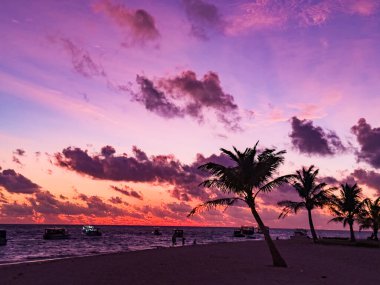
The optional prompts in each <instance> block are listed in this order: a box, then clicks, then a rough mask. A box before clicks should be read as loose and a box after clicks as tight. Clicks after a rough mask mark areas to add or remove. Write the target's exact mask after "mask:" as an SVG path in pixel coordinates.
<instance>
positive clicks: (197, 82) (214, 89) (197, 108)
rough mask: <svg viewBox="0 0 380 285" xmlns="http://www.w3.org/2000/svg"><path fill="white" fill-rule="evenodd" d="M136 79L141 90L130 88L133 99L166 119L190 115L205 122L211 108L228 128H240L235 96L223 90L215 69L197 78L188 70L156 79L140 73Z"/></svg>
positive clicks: (236, 129)
mask: <svg viewBox="0 0 380 285" xmlns="http://www.w3.org/2000/svg"><path fill="white" fill-rule="evenodd" d="M136 81H137V84H138V85H139V87H140V90H139V91H138V92H133V91H130V92H131V93H132V97H133V100H135V101H137V102H140V103H142V104H143V105H144V106H145V108H146V109H147V110H149V111H151V112H154V113H156V114H158V115H160V116H162V117H165V118H175V117H184V116H189V117H192V118H194V119H196V120H197V121H198V122H203V121H204V117H205V114H206V113H207V112H208V111H210V110H211V111H213V112H214V113H215V116H216V119H217V120H218V121H219V122H220V123H222V124H223V125H224V126H225V127H226V128H227V129H229V130H231V131H238V130H241V127H240V125H239V123H240V120H241V117H240V115H239V107H238V106H237V105H236V103H235V102H234V97H233V96H232V95H230V94H228V93H226V92H225V91H223V89H222V87H221V82H220V79H219V76H218V74H217V73H215V72H212V71H209V72H208V73H207V74H205V75H204V76H203V78H201V79H198V78H197V76H196V74H195V72H193V71H190V70H187V71H184V72H182V73H181V74H179V75H177V76H175V77H171V78H159V79H157V80H155V82H153V81H152V80H150V79H148V78H146V77H144V76H139V75H138V76H137V79H136Z"/></svg>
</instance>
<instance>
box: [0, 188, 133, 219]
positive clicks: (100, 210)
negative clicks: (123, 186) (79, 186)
mask: <svg viewBox="0 0 380 285" xmlns="http://www.w3.org/2000/svg"><path fill="white" fill-rule="evenodd" d="M77 199H78V200H79V201H81V202H82V203H81V204H79V203H73V202H69V201H66V200H62V199H58V198H57V197H56V196H54V195H53V194H52V193H50V192H49V191H39V192H37V193H34V194H33V196H32V197H28V198H27V201H28V203H22V204H21V203H17V202H14V203H5V204H2V205H1V207H0V213H1V216H3V217H4V216H5V217H27V216H29V218H30V219H32V216H35V215H42V216H43V217H45V218H46V217H50V218H54V217H55V220H57V217H58V216H59V215H64V216H78V215H84V216H89V217H115V216H123V215H124V214H125V211H124V210H123V209H120V208H118V207H115V206H113V205H111V204H107V203H105V202H103V200H102V199H101V198H99V197H98V196H86V195H84V194H80V195H79V196H78V198H77ZM53 220H54V219H53Z"/></svg>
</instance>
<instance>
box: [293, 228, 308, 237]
mask: <svg viewBox="0 0 380 285" xmlns="http://www.w3.org/2000/svg"><path fill="white" fill-rule="evenodd" d="M290 238H291V239H305V238H309V237H308V235H307V230H305V229H295V230H294V233H293V235H292V236H290Z"/></svg>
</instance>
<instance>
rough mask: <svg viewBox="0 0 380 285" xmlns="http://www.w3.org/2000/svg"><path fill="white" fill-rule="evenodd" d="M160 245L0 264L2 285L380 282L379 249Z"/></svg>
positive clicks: (287, 243)
mask: <svg viewBox="0 0 380 285" xmlns="http://www.w3.org/2000/svg"><path fill="white" fill-rule="evenodd" d="M275 242H276V245H277V246H278V248H279V250H280V252H281V254H282V255H283V257H284V258H285V259H286V261H287V263H288V268H275V267H273V266H272V265H271V258H270V255H269V251H268V249H267V247H266V244H265V242H264V241H249V242H238V243H215V244H208V245H196V246H184V247H174V248H158V249H153V250H143V251H134V252H125V253H116V254H106V255H98V256H87V257H75V258H67V259H61V260H54V261H43V262H33V263H21V264H13V265H2V266H0V277H1V284H2V285H4V284H181V285H187V284H198V285H200V284H268V285H272V284H273V285H274V284H293V285H294V284H376V283H377V284H378V283H379V282H380V274H379V271H378V270H379V268H380V249H378V248H363V247H349V246H339V245H321V244H313V243H312V242H311V241H310V240H279V241H275Z"/></svg>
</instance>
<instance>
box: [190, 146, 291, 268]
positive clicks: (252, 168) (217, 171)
mask: <svg viewBox="0 0 380 285" xmlns="http://www.w3.org/2000/svg"><path fill="white" fill-rule="evenodd" d="M257 144H258V142H257V143H256V145H255V146H254V147H253V148H246V149H245V151H244V152H240V151H238V150H237V149H236V148H235V147H234V148H233V149H234V152H232V151H229V150H226V149H223V148H222V149H221V151H222V152H223V153H224V154H226V155H227V156H228V157H229V158H230V159H231V160H232V162H233V166H224V165H221V164H217V163H212V162H209V163H205V164H203V165H201V166H199V167H198V168H199V169H202V170H205V171H207V172H208V173H209V174H210V177H209V179H207V180H205V181H203V182H202V183H201V184H200V186H204V187H208V188H211V187H216V188H218V189H220V190H221V191H222V192H224V193H226V194H234V196H233V197H229V198H221V199H215V200H211V201H207V202H204V203H203V204H201V205H198V206H197V207H195V208H194V209H193V210H192V211H191V212H190V213H189V215H188V216H191V215H194V214H195V213H197V212H198V211H200V210H202V209H210V208H215V207H218V206H227V207H228V206H231V205H233V204H234V203H236V202H237V201H243V202H245V203H246V204H247V205H248V207H249V208H250V210H251V212H252V215H253V217H254V218H255V220H256V222H257V224H258V226H259V227H260V230H261V231H262V232H263V233H264V237H265V241H266V242H267V245H268V247H269V250H270V253H271V255H272V260H273V265H274V266H278V267H287V265H286V262H285V260H284V259H283V258H282V256H281V255H280V253H279V251H278V250H277V248H276V246H275V244H274V243H273V241H272V239H271V237H270V235H269V230H268V229H267V228H266V227H265V225H264V222H263V221H262V220H261V217H260V215H259V213H258V212H257V209H256V204H255V200H256V197H257V195H258V194H259V193H260V192H264V193H265V192H270V191H271V190H272V189H274V188H276V187H277V186H280V185H282V184H284V183H288V182H289V180H290V179H291V178H292V177H293V175H284V176H279V177H277V178H275V179H273V176H274V175H275V172H276V171H277V169H278V168H279V166H280V165H281V164H282V163H283V162H284V156H283V155H284V154H285V151H278V152H276V151H275V150H274V149H265V150H264V151H262V152H261V153H258V152H257V149H256V147H257ZM272 179H273V180H272Z"/></svg>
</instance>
